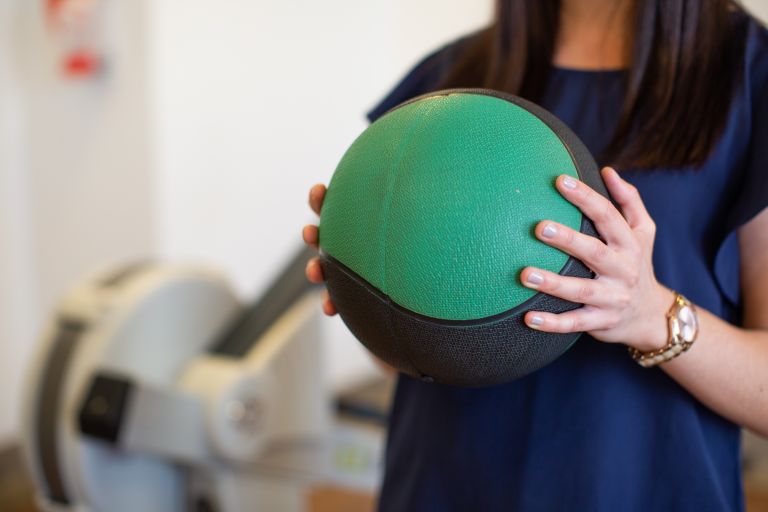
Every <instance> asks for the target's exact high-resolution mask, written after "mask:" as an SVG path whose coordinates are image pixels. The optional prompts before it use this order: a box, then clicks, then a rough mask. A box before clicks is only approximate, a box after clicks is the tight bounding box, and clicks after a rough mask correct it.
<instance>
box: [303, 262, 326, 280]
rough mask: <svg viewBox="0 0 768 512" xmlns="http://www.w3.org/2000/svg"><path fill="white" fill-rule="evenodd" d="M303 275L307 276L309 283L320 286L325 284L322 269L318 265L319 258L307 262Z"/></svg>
mask: <svg viewBox="0 0 768 512" xmlns="http://www.w3.org/2000/svg"><path fill="white" fill-rule="evenodd" d="M304 273H305V274H306V275H307V279H308V280H309V282H310V283H314V284H321V283H323V282H325V276H324V275H323V267H322V266H321V265H320V258H312V259H311V260H309V261H308V262H307V267H306V269H305V272H304Z"/></svg>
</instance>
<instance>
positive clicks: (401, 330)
mask: <svg viewBox="0 0 768 512" xmlns="http://www.w3.org/2000/svg"><path fill="white" fill-rule="evenodd" d="M563 173H567V174H570V175H572V176H575V177H578V178H579V179H581V180H582V181H584V182H585V183H587V184H588V185H590V186H591V187H592V188H594V189H595V190H597V191H599V192H600V193H602V194H604V195H606V196H607V192H606V191H605V187H604V185H603V182H602V180H601V178H600V174H599V172H598V169H597V166H596V164H595V162H594V159H593V158H592V156H591V155H590V154H589V151H587V149H586V148H585V147H584V145H583V144H582V143H581V141H579V139H578V138H577V137H576V136H575V135H574V134H573V133H572V132H571V131H570V130H569V129H568V128H567V127H566V126H565V125H564V124H563V123H562V122H561V121H559V120H558V119H557V118H556V117H555V116H553V115H552V114H550V113H549V112H547V111H545V110H544V109H542V108H541V107H538V106H536V105H534V104H533V103H530V102H528V101H525V100H523V99H520V98H517V97H514V96H511V95H506V94H503V93H499V92H495V91H489V90H482V89H478V90H475V89H472V90H449V91H441V92H436V93H432V94H428V95H425V96H421V97H419V98H416V99H414V100H411V101H409V102H406V103H404V104H402V105H400V106H398V107H396V108H394V109H393V110H391V111H389V112H388V113H387V114H385V115H384V116H382V117H381V118H380V119H378V120H377V121H376V122H374V123H373V124H371V125H370V126H369V127H368V129H366V130H365V131H364V132H363V133H362V135H360V137H359V138H358V139H357V140H356V141H355V142H354V143H353V144H352V146H351V147H350V148H349V150H348V151H347V152H346V154H345V155H344V157H343V158H342V160H341V162H340V163H339V166H338V168H337V169H336V172H335V173H334V175H333V179H332V180H331V182H330V185H329V187H328V192H327V194H326V197H325V202H324V204H323V209H322V214H321V218H320V249H321V251H320V257H321V263H322V266H323V271H324V274H325V277H326V279H327V286H328V290H329V292H330V296H331V300H333V302H334V303H335V304H336V308H337V309H338V311H339V314H340V315H341V318H342V319H343V320H344V322H345V323H346V324H347V326H348V327H349V329H350V330H351V331H352V333H353V334H354V335H355V336H356V337H357V338H358V339H359V340H360V341H361V342H362V343H363V344H364V345H365V346H366V347H367V348H368V349H369V350H370V351H371V352H373V353H374V354H375V355H376V356H378V357H379V358H381V359H382V360H384V361H385V362H387V363H388V364H390V365H392V366H394V367H395V368H397V369H399V370H400V371H402V372H404V373H407V374H409V375H412V376H414V377H417V378H420V379H423V380H425V381H435V382H440V383H444V384H453V385H460V386H485V385H492V384H498V383H502V382H506V381H509V380H511V379H514V378H517V377H521V376H523V375H526V374H528V373H530V372H533V371H535V370H537V369H539V368H541V367H542V366H544V365H546V364H548V363H550V362H551V361H553V360H554V359H555V358H557V357H558V356H560V355H561V354H563V352H565V351H566V350H567V349H568V348H569V347H570V346H571V345H572V344H573V343H574V341H576V339H577V338H578V333H574V334H549V333H543V332H539V331H534V330H532V329H530V328H529V327H527V326H526V325H525V324H524V323H523V315H524V314H525V313H526V312H528V311H531V310H536V311H551V312H562V311H567V310H571V309H574V308H577V307H579V305H578V304H574V303H571V302H567V301H564V300H562V299H558V298H555V297H552V296H550V295H545V294H542V293H536V292H535V291H533V290H530V289H528V288H526V287H524V286H523V285H522V284H521V283H520V277H519V275H520V271H521V270H522V269H523V268H524V267H525V266H528V265H533V266H536V267H540V268H544V269H547V270H550V271H553V272H556V273H560V274H563V275H569V276H577V277H592V273H591V272H590V270H589V269H588V268H586V267H585V266H584V265H583V264H582V263H581V262H580V261H578V260H576V259H574V258H571V257H569V256H568V255H567V254H565V253H563V252H561V251H559V250H557V249H554V248H552V247H549V246H547V245H545V244H543V243H542V242H540V241H538V240H537V239H536V238H535V236H534V227H535V225H536V224H537V223H538V222H539V221H541V220H544V219H550V220H554V221H557V222H560V223H562V224H565V225H567V226H570V227H572V228H574V229H576V230H580V231H582V232H584V233H588V234H590V235H593V236H596V234H595V230H594V227H593V225H592V224H591V222H590V221H589V219H587V218H586V217H584V216H583V215H582V214H581V212H580V211H579V210H578V209H577V208H576V207H575V206H573V205H572V204H571V203H569V202H568V201H566V200H565V199H564V198H563V197H562V196H560V194H559V193H558V192H557V190H556V189H555V187H554V182H555V179H556V178H557V176H559V175H560V174H563Z"/></svg>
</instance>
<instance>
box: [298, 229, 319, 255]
mask: <svg viewBox="0 0 768 512" xmlns="http://www.w3.org/2000/svg"><path fill="white" fill-rule="evenodd" d="M301 237H302V238H303V239H304V243H305V244H307V245H309V246H312V247H314V248H315V249H317V248H318V243H319V242H320V230H318V229H317V226H313V225H311V224H310V225H307V226H304V229H302V230H301Z"/></svg>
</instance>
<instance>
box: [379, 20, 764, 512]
mask: <svg viewBox="0 0 768 512" xmlns="http://www.w3.org/2000/svg"><path fill="white" fill-rule="evenodd" d="M747 37H748V43H747V45H746V52H745V65H744V69H743V74H744V77H743V83H742V84H741V85H740V86H739V89H738V91H737V93H736V97H735V99H734V101H733V104H732V108H731V112H730V118H729V120H728V122H727V126H726V129H725V132H724V135H723V136H722V139H721V140H720V141H719V144H718V146H717V148H716V150H715V152H714V154H713V155H712V157H711V158H710V159H709V161H708V162H707V164H706V165H705V166H704V168H702V169H699V170H695V171H693V170H689V169H688V170H686V169H658V170H652V171H633V170H623V172H622V175H623V176H624V177H625V179H627V180H629V181H630V182H631V183H633V184H634V185H635V186H637V188H638V189H639V190H640V193H641V196H642V198H643V200H644V202H645V204H646V206H647V208H648V211H649V212H650V214H651V216H652V217H653V218H654V219H655V221H656V224H657V235H656V244H655V247H654V254H653V262H654V265H655V271H656V275H657V277H658V279H659V281H660V282H661V283H663V284H664V285H666V286H668V287H670V288H672V289H675V290H678V291H680V293H682V294H684V295H685V296H687V297H688V298H689V299H690V300H691V301H693V302H694V303H695V304H697V305H698V306H699V307H701V308H705V309H707V310H708V311H710V312H712V313H714V314H715V315H718V316H719V317H721V318H723V319H725V320H727V321H729V322H732V323H735V324H738V323H739V322H740V311H741V292H740V289H739V248H738V244H737V241H736V237H735V231H736V229H737V228H738V227H739V226H741V225H742V224H744V223H745V222H746V221H748V220H749V219H751V218H752V217H754V216H755V215H756V214H758V213H759V212H760V211H762V210H763V209H764V208H766V206H768V87H766V86H767V85H768V32H766V30H765V29H764V28H763V27H762V26H761V25H760V24H759V23H758V22H756V21H754V20H750V21H749V23H748V36H747ZM462 41H464V40H460V41H459V42H456V43H453V44H451V45H448V46H446V47H444V48H442V49H441V50H439V51H437V52H435V53H433V54H432V55H430V56H429V57H427V58H426V59H425V60H423V61H422V62H421V63H419V64H418V65H417V66H416V67H415V68H414V69H413V70H412V71H411V72H410V73H409V74H408V75H407V77H406V78H405V79H404V80H403V81H402V82H401V83H400V84H399V85H398V86H397V87H396V88H395V89H394V90H393V91H392V93H391V94H390V95H389V96H388V97H387V98H386V99H385V100H384V101H383V102H382V103H381V104H380V105H379V106H378V107H376V108H375V109H374V110H373V111H372V112H371V113H370V114H369V117H370V119H371V120H374V119H376V118H377V117H379V116H380V115H382V114H383V113H384V112H386V111H387V110H388V109H390V108H392V107H394V106H396V105H397V104H399V103H400V102H402V101H405V100H407V99H409V98H411V97H414V96H417V95H419V94H422V93H425V92H429V91H431V90H434V89H435V88H436V87H438V86H439V84H438V82H439V80H440V79H441V77H442V76H443V73H444V72H445V71H446V70H447V68H448V66H449V65H450V63H451V61H452V59H454V58H455V56H456V53H457V48H458V47H459V46H460V45H461V44H462ZM622 73H623V72H622V71H615V72H613V71H609V72H590V71H578V70H569V69H561V68H555V69H553V74H552V76H551V78H550V83H549V86H548V89H547V91H546V93H545V95H544V97H543V100H542V101H541V104H542V106H544V107H545V108H547V109H548V110H550V111H551V112H553V113H554V114H555V115H557V116H558V117H559V118H560V119H562V120H563V121H564V122H565V123H566V124H567V125H568V126H570V127H571V129H573V130H574V131H575V132H576V134H578V135H579V137H580V138H581V139H582V140H583V141H584V143H585V144H586V145H587V147H588V148H589V149H590V150H591V151H592V152H593V154H595V155H597V154H599V153H600V151H601V150H602V149H603V148H604V147H605V146H606V144H607V143H608V139H609V138H610V137H611V135H612V133H613V128H614V126H615V124H616V121H617V118H618V114H619V112H620V107H621V104H622ZM723 101H726V99H725V98H724V99H723ZM722 343H728V340H725V339H724V340H722ZM702 378H705V376H702ZM390 422H391V423H390V431H389V439H388V447H387V455H386V473H385V479H384V484H383V488H382V492H381V499H380V509H381V510H382V511H385V512H389V511H391V512H404V511H411V510H419V511H441V512H446V511H468V510H482V511H496V510H516V511H546V512H552V511H558V510H568V511H591V512H595V511H611V512H614V511H617V510H621V511H638V512H648V511H673V510H674V511H679V510H686V511H688V510H690V511H696V512H705V511H717V512H722V511H726V510H731V511H734V510H743V508H744V501H743V492H742V486H741V467H740V456H739V444H740V443H739V437H740V435H739V431H740V429H739V427H738V426H737V425H735V424H733V423H731V422H730V421H728V420H726V419H724V418H722V417H721V416H719V415H718V414H716V413H714V412H713V411H711V410H710V409H708V408H707V407H705V406H704V405H702V404H701V403H699V402H698V401H697V400H696V399H695V398H693V396H691V395H690V394H689V393H688V392H687V391H686V390H685V389H683V388H682V387H680V386H679V385H678V384H677V383H676V382H675V381H674V380H672V379H671V378H670V377H668V376H667V375H666V374H665V373H664V372H663V371H661V370H659V369H643V368H641V367H640V366H638V365H637V364H636V363H634V362H633V361H632V359H631V358H630V357H629V355H628V354H627V350H626V347H624V346H623V345H620V344H606V343H600V342H597V341H595V340H594V339H593V338H591V337H589V336H587V335H585V336H582V337H581V338H580V340H579V341H578V342H577V343H576V344H575V346H574V347H573V348H572V349H571V350H570V351H568V352H567V353H566V354H565V355H564V356H562V357H561V358H560V359H558V360H556V361H555V362H554V363H552V364H551V365H549V366H547V367H545V368H543V369H542V370H540V371H538V372H536V373H534V374H532V375H529V376H527V377H525V378H522V379H519V380H516V381H513V382H510V383H508V384H504V385H501V386H496V387H491V388H484V389H460V388H455V387H448V386H442V385H437V384H425V383H422V382H420V381H418V380H415V379H411V378H409V377H403V376H401V377H400V379H399V382H398V386H397V391H396V396H395V400H394V405H393V408H392V413H391V420H390Z"/></svg>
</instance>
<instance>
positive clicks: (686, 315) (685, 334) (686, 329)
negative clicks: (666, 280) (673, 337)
mask: <svg viewBox="0 0 768 512" xmlns="http://www.w3.org/2000/svg"><path fill="white" fill-rule="evenodd" d="M677 321H678V322H679V326H678V329H679V332H680V337H681V338H682V339H683V341H684V342H686V343H690V342H692V341H693V340H694V338H696V333H697V332H698V330H699V321H698V319H697V318H696V313H694V311H693V308H691V307H690V306H683V307H681V308H680V310H679V311H678V313H677Z"/></svg>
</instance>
